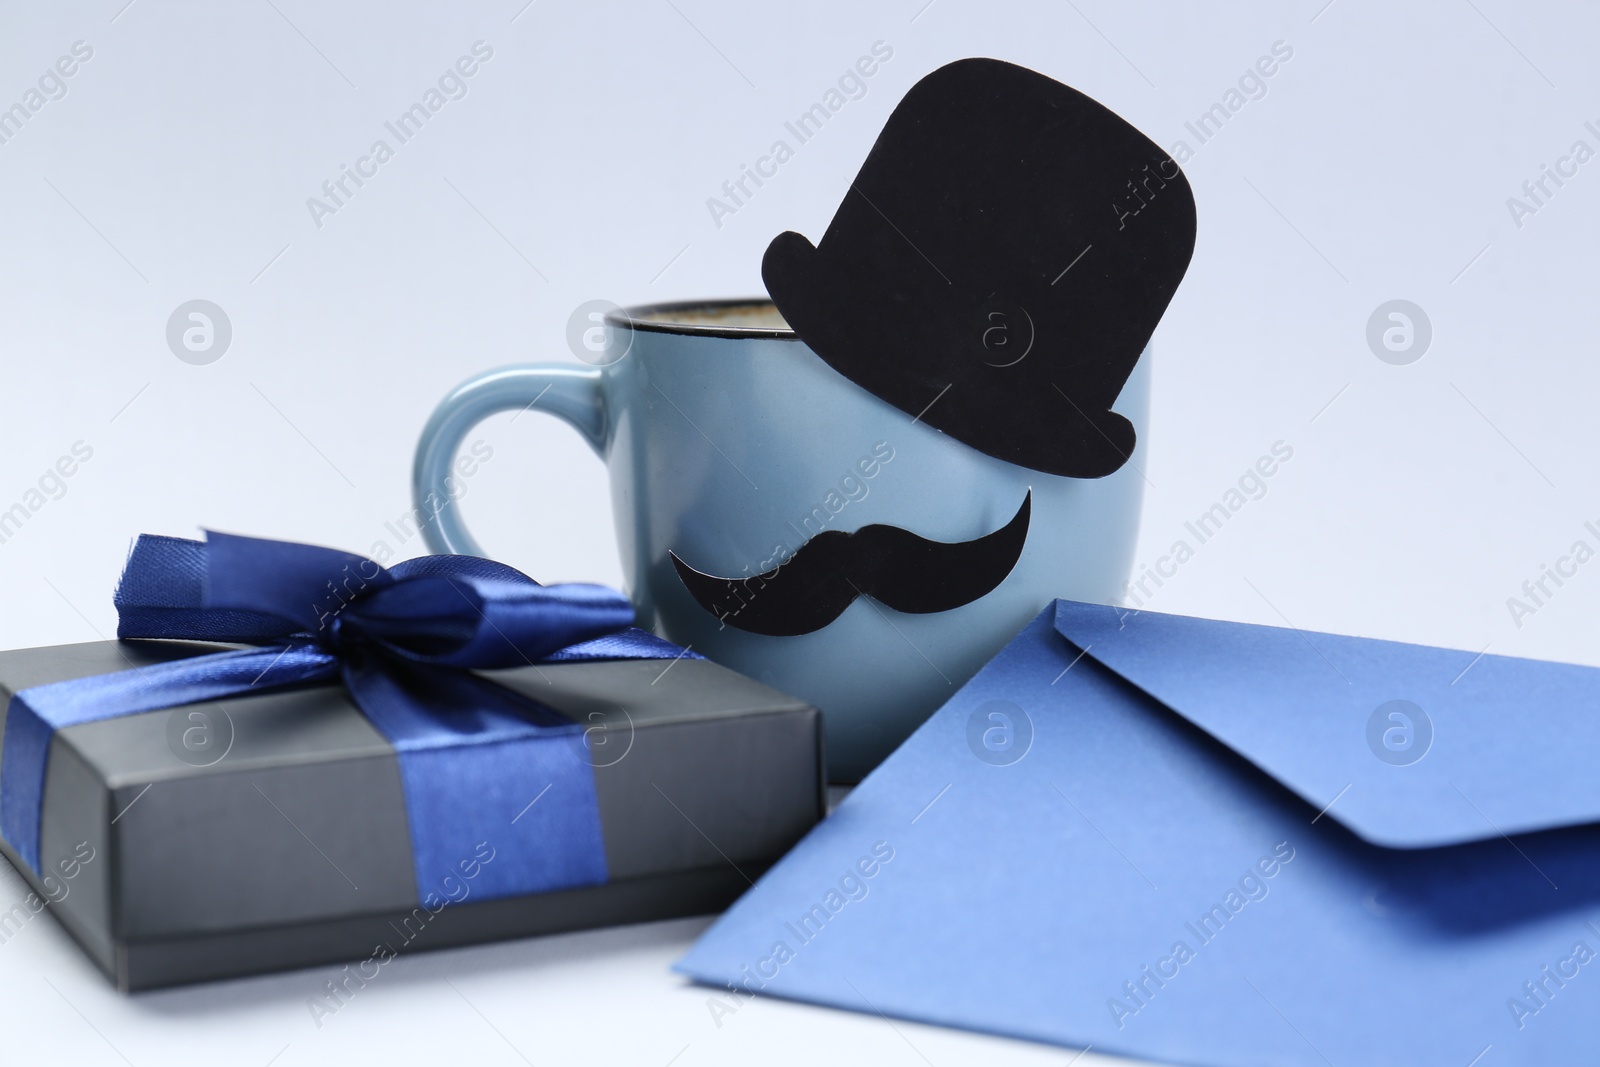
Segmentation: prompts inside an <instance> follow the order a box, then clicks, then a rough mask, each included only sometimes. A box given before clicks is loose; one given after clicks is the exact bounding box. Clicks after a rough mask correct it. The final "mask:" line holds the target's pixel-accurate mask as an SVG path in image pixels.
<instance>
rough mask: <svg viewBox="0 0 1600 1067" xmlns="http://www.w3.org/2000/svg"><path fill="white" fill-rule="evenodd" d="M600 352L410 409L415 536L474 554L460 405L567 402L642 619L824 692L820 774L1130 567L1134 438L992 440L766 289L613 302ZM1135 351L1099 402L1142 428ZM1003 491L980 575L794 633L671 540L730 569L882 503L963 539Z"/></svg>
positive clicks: (881, 750)
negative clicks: (720, 591) (1019, 456)
mask: <svg viewBox="0 0 1600 1067" xmlns="http://www.w3.org/2000/svg"><path fill="white" fill-rule="evenodd" d="M596 362H597V363H599V364H601V365H599V366H584V365H581V364H570V363H545V364H526V365H519V366H512V367H504V368H501V369H498V370H492V371H488V372H486V373H484V374H481V375H479V376H477V377H475V378H472V379H470V380H468V381H467V382H464V383H463V384H462V385H461V386H459V387H458V388H457V389H456V390H455V391H454V392H452V393H451V394H450V395H449V396H448V397H446V398H445V400H444V401H443V402H442V403H441V404H440V405H439V407H438V409H437V410H436V411H435V412H434V414H433V417H432V418H431V419H430V420H429V422H428V425H427V427H426V428H425V429H424V430H423V433H422V439H421V441H420V442H419V443H418V446H417V457H416V466H415V472H414V479H413V491H414V493H415V496H416V501H417V505H418V507H419V508H421V509H423V510H424V512H425V513H426V512H427V511H432V510H435V509H437V519H436V521H433V522H430V523H427V524H426V527H425V530H426V538H427V541H428V544H429V545H430V547H431V548H433V549H434V550H435V551H439V552H461V553H470V554H478V555H481V554H484V553H483V552H482V550H481V549H480V548H479V547H478V544H477V542H476V541H475V540H474V539H473V538H472V535H471V534H469V533H468V532H467V528H466V526H465V525H464V524H463V522H462V520H461V516H460V515H459V514H458V513H457V511H456V510H455V507H454V503H453V501H452V500H451V497H450V494H449V492H448V491H447V483H446V479H447V478H448V476H449V475H450V473H451V463H452V462H453V460H454V458H455V453H456V450H457V449H458V448H459V447H460V445H461V443H462V441H463V440H464V438H465V437H466V434H467V433H468V431H469V430H470V429H471V428H472V427H473V426H474V425H475V424H476V423H478V422H479V421H481V420H482V419H484V418H486V417H487V416H489V415H491V414H493V413H495V412H499V411H508V410H521V409H534V410H539V411H544V412H547V413H549V414H551V415H555V416H557V417H559V418H561V419H563V420H564V421H566V422H567V423H568V424H570V425H571V426H572V427H573V428H574V429H576V430H577V431H578V432H579V433H580V434H582V435H583V437H584V440H586V441H588V442H589V445H590V446H591V447H592V448H593V449H594V450H595V451H596V452H597V453H598V454H599V455H600V457H601V458H602V459H603V460H605V462H606V464H607V466H608V469H609V472H610V480H611V499H612V506H613V510H614V512H615V519H616V528H617V539H618V542H619V544H620V547H621V552H622V566H623V574H624V577H625V582H626V585H627V590H628V593H629V595H630V596H631V598H632V599H633V602H634V604H635V606H636V607H637V608H638V612H639V619H640V624H641V625H643V626H645V627H647V628H650V629H652V630H654V631H655V632H657V633H659V634H661V635H663V636H664V637H667V638H669V639H670V640H673V641H676V642H678V643H679V644H682V645H686V646H688V647H690V648H692V649H694V650H695V651H696V652H700V653H702V654H704V655H705V656H707V657H709V658H710V659H712V660H715V661H717V662H719V663H722V664H725V665H726V666H729V667H732V668H734V669H735V670H738V671H741V672H743V673H745V674H748V675H751V676H752V677H755V678H759V679H761V680H762V681H764V682H766V683H767V684H769V685H771V686H773V687H775V688H777V689H781V690H784V691H785V692H788V693H791V694H793V695H795V696H798V697H801V698H803V699H805V700H808V701H810V702H811V703H813V704H815V705H816V706H817V707H819V708H821V709H822V711H823V716H824V721H825V723H826V730H827V738H828V740H827V749H828V760H829V772H830V776H831V777H832V778H833V779H834V780H835V781H847V782H848V781H856V780H858V779H859V778H860V777H861V776H862V775H864V774H865V773H866V772H867V771H869V770H871V769H872V767H874V766H875V765H876V764H877V763H878V762H879V761H880V760H882V759H883V757H884V756H886V755H888V754H889V752H890V751H892V750H893V749H894V747H895V746H896V745H898V744H899V743H900V742H901V741H902V740H904V738H905V737H906V736H907V735H908V734H910V732H911V731H912V730H914V729H915V728H916V727H917V726H918V724H920V723H921V722H922V721H923V720H924V719H925V718H927V716H928V715H929V714H931V713H932V712H933V711H934V710H935V709H936V708H938V707H939V706H940V705H941V704H943V703H944V701H945V700H946V699H948V698H949V697H950V695H951V694H953V693H954V692H955V690H956V688H957V687H959V686H960V685H961V684H962V683H963V682H964V681H966V680H967V679H968V678H969V677H971V676H972V674H973V673H975V672H976V671H977V669H978V668H979V667H981V666H982V665H983V664H984V662H986V661H987V660H988V659H989V658H990V657H991V656H993V655H994V653H995V652H996V651H998V650H999V648H1000V647H1001V646H1002V645H1003V644H1005V642H1006V641H1007V640H1008V639H1009V638H1011V637H1012V636H1014V635H1015V634H1016V633H1017V631H1018V630H1020V629H1021V628H1022V627H1023V626H1024V625H1025V624H1026V623H1027V622H1028V621H1029V620H1030V619H1031V618H1032V617H1033V616H1034V615H1036V614H1037V613H1038V612H1039V611H1040V610H1041V609H1042V608H1043V607H1044V606H1045V605H1046V604H1047V603H1049V601H1050V600H1051V599H1053V598H1055V597H1068V598H1071V599H1075V600H1083V601H1091V602H1102V603H1109V602H1112V601H1113V600H1115V599H1116V598H1117V596H1118V595H1119V593H1120V591H1121V588H1122V584H1123V581H1124V580H1125V579H1126V577H1127V574H1128V570H1129V567H1130V564H1131V562H1132V554H1133V548H1134V540H1135V535H1136V533H1137V530H1138V522H1139V508H1140V503H1141V498H1142V489H1143V475H1142V474H1141V473H1140V470H1141V468H1142V467H1143V460H1142V458H1141V456H1140V455H1139V452H1142V451H1143V445H1142V443H1141V445H1140V446H1139V449H1138V451H1137V452H1136V453H1135V455H1134V456H1133V457H1132V458H1131V460H1130V461H1129V462H1128V463H1127V464H1125V465H1124V466H1123V467H1122V468H1121V469H1120V470H1118V471H1117V472H1116V473H1114V474H1111V475H1108V476H1107V477H1105V478H1100V479H1096V480H1093V481H1086V480H1078V479H1072V478H1062V477H1057V476H1054V475H1049V474H1041V473H1039V472H1038V471H1034V470H1029V469H1026V468H1023V467H1019V466H1015V465H1013V464H1010V463H1006V462H1004V461H1002V460H998V459H995V458H992V457H990V456H988V455H985V454H984V453H981V452H978V451H977V450H975V449H973V448H970V447H968V446H967V445H964V444H962V443H960V442H958V441H956V440H955V439H953V438H951V437H948V436H946V435H945V434H943V433H941V432H939V431H938V430H935V429H933V428H931V427H929V426H928V425H927V424H925V423H923V422H921V421H920V420H918V419H914V418H913V417H912V416H910V415H908V414H906V413H905V412H903V411H901V410H900V409H899V408H896V407H894V406H893V405H891V404H888V403H886V402H885V401H883V400H880V399H878V398H877V397H875V396H873V395H872V394H870V393H868V392H867V391H866V390H865V389H862V388H860V387H859V386H857V385H855V384H854V383H852V382H851V381H849V380H848V379H847V378H845V377H843V376H842V375H840V374H839V373H838V372H836V371H834V370H833V369H832V368H831V367H829V366H828V365H827V364H826V363H824V362H823V361H822V360H821V359H820V358H818V357H817V356H816V355H815V354H814V353H813V352H812V351H811V350H810V349H809V348H807V347H806V345H805V344H804V343H803V342H802V341H800V339H799V338H798V337H796V336H795V334H794V333H793V332H792V331H790V330H789V329H788V328H787V326H786V324H785V323H784V322H783V320H782V318H781V317H780V316H779V315H778V313H777V310H776V309H775V308H774V307H773V306H772V304H771V303H770V302H768V301H766V300H764V299H763V300H739V301H713V302H698V303H692V304H671V305H660V306H655V307H648V308H636V309H632V310H629V311H626V312H620V313H616V314H613V315H611V316H609V317H608V318H607V320H606V325H605V350H604V352H603V353H602V354H601V356H600V358H599V359H598V360H597V361H596ZM1149 364H1150V356H1149V352H1148V351H1146V353H1145V355H1144V356H1143V357H1142V358H1141V359H1140V361H1139V364H1138V366H1137V367H1136V369H1135V370H1134V372H1133V375H1132V377H1131V378H1129V380H1128V382H1127V384H1126V385H1125V386H1124V387H1123V390H1122V393H1121V395H1120V397H1119V399H1118V402H1117V406H1116V410H1117V411H1118V412H1120V413H1121V414H1122V415H1124V416H1125V417H1127V418H1128V419H1129V420H1131V421H1132V423H1133V425H1134V427H1135V429H1136V431H1137V433H1138V439H1139V441H1140V442H1143V440H1144V437H1145V423H1146V415H1147V410H1148V406H1149ZM1024 501H1028V502H1029V503H1028V505H1027V507H1026V509H1024V508H1023V502H1024ZM1019 510H1025V511H1026V514H1024V515H1022V516H1021V521H1022V522H1023V523H1025V534H1026V536H1025V541H1023V542H1022V544H1021V551H1020V555H1018V556H1017V558H1016V563H1015V565H1014V567H1012V568H1011V569H1010V571H1009V573H1008V574H1007V575H1006V577H1005V578H1004V580H1003V581H1001V582H1000V583H999V585H998V586H995V587H994V588H993V590H992V591H990V592H987V593H986V594H984V595H981V596H978V597H977V598H976V599H974V600H972V601H971V602H969V603H966V604H964V605H962V606H960V607H955V608H953V609H950V610H944V611H934V612H930V613H926V614H911V613H905V612H901V611H897V610H894V609H893V608H890V607H886V606H884V605H883V604H881V603H879V602H878V601H877V600H876V599H874V598H872V597H870V596H860V597H857V598H856V599H855V600H854V601H853V602H851V603H850V604H849V607H848V608H846V609H845V610H844V611H843V613H842V614H840V615H838V617H837V618H834V619H833V621H831V622H829V623H827V624H826V625H823V626H821V628H819V629H814V630H812V631H811V632H808V633H802V634H798V635H795V636H773V635H771V634H769V633H758V632H751V631H750V630H749V629H745V628H741V625H740V618H739V614H738V605H739V602H738V601H736V600H730V601H729V602H728V605H724V606H718V605H711V607H710V609H708V607H707V606H703V605H702V603H701V602H700V601H699V600H697V599H696V598H695V596H693V595H691V593H690V591H689V589H688V588H687V587H686V585H685V579H684V578H683V577H681V576H680V573H679V569H678V568H677V567H676V566H675V565H674V563H673V559H672V556H673V555H676V556H677V557H678V559H680V560H682V561H684V563H686V564H687V565H688V566H689V567H692V568H694V569H696V570H699V571H702V572H705V573H707V574H714V575H718V576H725V577H730V578H737V577H740V576H751V575H756V574H760V573H762V572H767V571H771V570H772V569H773V568H775V567H776V568H779V569H780V571H781V568H782V567H783V566H784V561H785V560H787V559H788V558H789V557H790V556H791V555H792V554H793V553H795V552H796V551H797V550H799V549H800V548H801V547H802V546H803V545H805V544H806V543H807V542H808V541H810V540H811V539H812V538H813V537H815V535H816V534H818V533H819V532H821V531H823V530H839V531H846V532H848V531H857V530H860V529H861V528H862V527H866V526H869V525H873V524H884V525H889V526H894V527H899V528H901V529H902V530H907V531H911V532H912V533H915V534H917V535H919V536H920V537H922V538H927V539H930V540H932V541H940V542H952V543H954V542H969V541H973V540H974V539H977V538H980V537H982V536H983V535H986V534H990V533H992V532H994V531H996V530H1000V529H1002V528H1008V529H1010V530H1013V531H1015V530H1017V528H1018V527H1017V525H1016V523H1017V522H1018V519H1019ZM537 513H538V512H537V511H535V514H536V515H537ZM840 540H842V539H838V538H835V542H838V541H840ZM937 579H938V576H937V575H933V574H930V575H929V580H930V581H935V580H937ZM746 585H747V586H748V587H750V588H754V589H756V590H757V592H755V593H754V597H756V598H759V597H760V596H761V595H762V593H761V592H760V591H759V590H760V588H761V586H760V585H759V584H753V583H746ZM751 614H752V615H753V614H754V612H753V611H752V613H751Z"/></svg>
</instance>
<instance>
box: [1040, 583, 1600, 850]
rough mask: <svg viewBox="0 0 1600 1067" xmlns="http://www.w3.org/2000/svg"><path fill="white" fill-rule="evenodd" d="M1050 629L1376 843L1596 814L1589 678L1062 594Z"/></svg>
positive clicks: (1598, 798)
mask: <svg viewBox="0 0 1600 1067" xmlns="http://www.w3.org/2000/svg"><path fill="white" fill-rule="evenodd" d="M1055 625H1056V630H1057V631H1058V632H1059V633H1060V634H1061V635H1062V636H1063V637H1065V638H1066V639H1067V641H1068V642H1069V643H1071V644H1072V645H1074V646H1076V647H1077V648H1078V649H1079V650H1081V652H1082V653H1083V654H1084V655H1086V656H1088V657H1090V658H1092V659H1094V660H1096V661H1097V662H1099V663H1101V664H1103V665H1105V666H1106V667H1108V668H1109V669H1111V670H1112V671H1114V672H1116V673H1117V674H1118V675H1120V676H1121V677H1123V678H1124V679H1126V680H1127V681H1128V682H1130V683H1132V684H1133V685H1135V686H1136V687H1138V688H1139V689H1141V690H1143V691H1144V692H1146V693H1148V694H1149V695H1150V696H1152V697H1154V698H1155V699H1156V700H1158V701H1160V702H1161V703H1163V704H1165V705H1166V706H1167V707H1169V708H1171V709H1172V710H1173V711H1174V712H1176V713H1178V714H1179V715H1181V716H1182V717H1183V718H1185V719H1187V720H1189V721H1190V722H1192V723H1194V724H1195V725H1196V726H1198V727H1200V728H1201V729H1203V730H1205V731H1206V732H1207V733H1209V734H1210V735H1212V736H1213V737H1215V738H1216V739H1217V740H1219V741H1221V742H1222V743H1224V744H1226V745H1227V746H1228V747H1230V748H1232V749H1233V750H1234V751H1236V752H1238V753H1239V754H1240V755H1242V756H1243V757H1244V758H1246V759H1247V760H1249V761H1250V762H1251V763H1254V764H1255V765H1256V766H1257V767H1259V768H1261V769H1262V770H1263V771H1265V772H1266V773H1267V774H1269V775H1271V776H1272V777H1273V778H1275V779H1277V780H1278V781H1279V782H1281V783H1282V784H1283V785H1284V786H1286V787H1288V788H1289V789H1290V790H1292V791H1293V792H1295V793H1296V794H1298V795H1299V796H1300V797H1301V798H1302V799H1304V800H1305V801H1306V802H1307V803H1308V804H1310V805H1311V806H1312V807H1313V808H1314V809H1315V810H1317V811H1319V812H1320V811H1323V810H1324V809H1326V816H1327V817H1328V818H1332V819H1336V820H1338V821H1339V822H1340V823H1342V824H1343V825H1345V826H1346V827H1348V828H1349V829H1350V830H1352V831H1354V832H1355V833H1356V834H1358V835H1360V836H1361V837H1362V838H1364V839H1366V840H1367V841H1369V842H1372V843H1374V844H1379V845H1385V846H1389V847H1392V848H1425V847H1432V846H1440V845H1451V844H1458V843H1462V842H1467V841H1475V840H1480V839H1484V838H1492V837H1499V836H1502V835H1507V834H1514V833H1523V832H1527V831H1532V830H1544V829H1551V828H1554V827H1559V826H1571V825H1578V824H1583V823H1590V822H1596V821H1600V775H1596V773H1595V768H1596V763H1597V760H1600V669H1596V668H1593V667H1580V666H1575V665H1571V664H1564V663H1547V662H1543V661H1540V660H1530V659H1517V658H1514V657H1510V656H1492V655H1483V654H1479V655H1476V656H1475V655H1474V654H1473V653H1471V652H1461V651H1455V650H1451V649H1444V648H1431V647H1428V646H1424V645H1409V644H1403V643H1401V642H1397V641H1378V640H1373V639H1369V638H1361V637H1344V636H1339V635H1337V634H1322V633H1311V632H1307V631H1303V630H1294V629H1283V628H1280V627H1276V626H1257V625H1251V624H1247V623H1236V622H1220V621H1217V620H1213V619H1197V618H1191V617H1188V616H1183V615H1165V614H1160V613H1157V612H1151V611H1127V610H1125V609H1122V608H1115V607H1107V606H1105V605H1095V604H1080V603H1075V602H1073V601H1067V600H1059V601H1057V602H1056V619H1055Z"/></svg>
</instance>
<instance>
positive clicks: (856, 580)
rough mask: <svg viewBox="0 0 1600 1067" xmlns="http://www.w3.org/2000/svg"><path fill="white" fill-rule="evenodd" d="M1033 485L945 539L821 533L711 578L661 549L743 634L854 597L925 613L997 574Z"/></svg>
mask: <svg viewBox="0 0 1600 1067" xmlns="http://www.w3.org/2000/svg"><path fill="white" fill-rule="evenodd" d="M1032 509H1033V491H1032V490H1031V489H1030V490H1029V491H1028V494H1027V496H1025V497H1023V499H1022V506H1021V507H1020V508H1018V509H1017V514H1016V516H1015V517H1014V518H1012V520H1011V521H1010V522H1008V523H1006V524H1005V525H1004V526H1002V527H1000V529H998V530H995V531H994V532H993V533H989V534H984V535H983V536H982V537H978V538H974V539H973V540H971V541H961V542H957V543H955V544H950V543H947V542H944V541H930V540H928V539H927V538H925V537H919V536H917V535H916V534H914V533H911V532H910V531H909V530H902V529H900V528H899V527H898V526H886V525H883V524H874V525H872V526H863V527H862V528H861V529H859V530H857V531H856V532H855V533H845V532H844V531H842V530H825V531H823V532H822V533H820V534H818V535H817V536H815V537H813V538H812V539H811V540H809V541H807V542H806V543H805V544H803V545H801V546H800V549H799V551H797V552H796V553H795V554H794V555H793V556H791V557H789V559H788V560H787V561H786V562H784V563H782V564H779V565H778V566H777V567H774V568H773V569H772V570H770V571H766V572H764V573H761V574H756V575H751V576H750V577H747V578H720V577H718V576H716V575H714V574H706V573H705V572H703V571H697V570H695V569H694V568H693V567H691V566H689V565H688V564H687V563H685V562H683V560H681V559H679V558H678V555H677V553H676V552H670V553H668V554H669V555H670V556H671V557H672V565H673V566H674V567H676V568H677V570H678V577H679V579H680V580H682V582H683V586H684V588H685V589H687V590H688V591H689V595H690V596H692V597H694V599H695V601H696V602H697V603H699V605H700V606H701V607H703V608H705V609H706V610H707V611H709V612H710V613H711V614H713V615H715V616H716V617H717V618H718V619H720V620H721V621H722V622H724V623H726V624H727V625H729V626H733V627H736V628H737V629H740V630H746V631H749V632H750V633H757V634H767V635H769V636H772V637H794V636H796V635H798V634H808V633H811V632H812V631H813V630H820V629H822V628H823V627H824V626H826V625H828V624H829V623H830V622H832V621H833V620H834V619H837V618H838V617H839V616H840V615H842V614H844V610H845V608H848V607H849V606H850V605H851V603H853V602H854V601H855V599H856V597H858V596H870V597H872V598H874V599H876V600H878V601H880V602H882V603H884V604H887V605H888V606H889V607H891V608H894V609H895V610H896V611H904V612H908V613H911V614H914V615H926V614H930V613H932V612H936V611H949V610H950V609H952V608H959V607H961V606H962V605H963V604H970V603H972V602H973V601H974V600H977V599H978V598H979V597H981V596H985V595H986V594H988V593H989V592H991V591H992V590H993V589H994V588H995V586H997V585H999V584H1000V583H1001V582H1002V581H1004V580H1005V577H1006V575H1008V574H1010V573H1011V569H1012V568H1013V567H1015V566H1016V564H1017V559H1018V558H1019V557H1020V556H1021V555H1022V546H1023V543H1024V542H1026V541H1027V539H1028V520H1029V516H1030V515H1031V514H1032Z"/></svg>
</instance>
